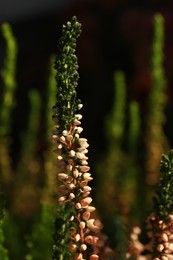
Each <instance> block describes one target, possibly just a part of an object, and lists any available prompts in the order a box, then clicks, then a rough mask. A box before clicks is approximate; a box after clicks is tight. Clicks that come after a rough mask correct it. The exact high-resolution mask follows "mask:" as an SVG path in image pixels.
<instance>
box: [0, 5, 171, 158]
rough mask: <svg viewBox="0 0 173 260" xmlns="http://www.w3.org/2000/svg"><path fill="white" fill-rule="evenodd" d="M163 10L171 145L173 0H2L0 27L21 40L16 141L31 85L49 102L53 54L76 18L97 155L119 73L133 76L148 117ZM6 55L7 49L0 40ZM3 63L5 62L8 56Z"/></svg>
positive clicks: (132, 92)
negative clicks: (156, 30)
mask: <svg viewBox="0 0 173 260" xmlns="http://www.w3.org/2000/svg"><path fill="white" fill-rule="evenodd" d="M156 12H160V13H162V14H163V16H164V18H165V34H166V37H165V49H164V52H165V63H164V66H165V74H166V77H167V83H168V88H167V93H168V97H169V102H168V108H167V110H166V115H167V123H166V126H165V131H166V133H167V135H168V136H169V138H170V142H171V143H172V141H173V137H172V119H171V114H172V89H173V86H172V83H173V78H172V77H173V1H172V0H167V1H163V0H145V1H143V0H140V1H139V0H136V1H135V0H131V1H130V0H106V1H105V0H61V1H60V0H42V1H41V0H35V1H34V0H32V1H31V0H25V1H22V0H13V1H10V0H1V2H0V22H4V21H7V22H9V23H10V24H11V25H12V29H13V32H14V35H15V36H16V38H17V41H18V48H19V52H18V60H17V82H18V89H17V92H16V98H17V100H18V104H19V105H18V107H17V108H16V110H15V112H14V115H13V117H14V126H13V135H14V144H15V143H16V144H17V142H18V130H19V129H20V128H22V127H23V125H24V123H25V120H26V119H25V117H24V116H23V114H24V113H25V110H26V107H27V104H28V99H27V92H28V89H30V88H37V89H39V90H40V93H41V94H42V96H43V100H44V98H45V95H46V94H45V87H46V85H47V77H48V73H49V58H50V55H51V54H53V53H56V51H57V42H58V38H59V36H60V35H61V27H62V24H63V23H66V22H67V20H70V19H71V17H72V16H73V15H76V16H77V18H78V20H79V22H81V23H82V31H83V32H82V35H81V36H80V38H79V40H78V48H77V56H78V61H79V74H80V80H79V87H78V95H79V97H80V98H81V99H82V102H83V103H84V109H83V111H82V113H83V114H84V120H83V126H84V129H85V131H84V133H85V135H86V136H87V137H88V139H89V143H90V144H91V148H90V153H93V154H94V155H95V156H96V157H95V158H97V156H99V155H100V153H102V152H101V151H103V150H104V149H105V147H106V140H105V129H104V122H105V116H106V115H107V114H108V113H109V111H110V109H111V107H112V103H113V91H114V89H113V86H114V82H113V75H114V72H115V71H116V70H123V71H124V72H125V74H126V81H127V86H128V89H127V91H128V99H130V100H137V101H138V102H139V104H140V106H141V111H142V113H143V114H144V115H145V106H146V104H145V101H146V98H147V96H148V92H149V89H150V86H151V79H150V73H149V65H150V47H151V40H152V35H153V34H152V33H153V27H152V19H153V15H154V14H155V13H156ZM0 43H1V44H0V46H1V50H0V58H3V53H4V45H3V42H2V39H1V41H0ZM0 64H1V65H2V59H1V62H0Z"/></svg>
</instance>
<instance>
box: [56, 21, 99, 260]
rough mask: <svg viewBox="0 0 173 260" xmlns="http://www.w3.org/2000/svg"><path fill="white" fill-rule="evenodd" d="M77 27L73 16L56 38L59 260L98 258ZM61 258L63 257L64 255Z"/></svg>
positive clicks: (57, 232) (57, 248) (57, 239)
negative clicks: (80, 95)
mask: <svg viewBox="0 0 173 260" xmlns="http://www.w3.org/2000/svg"><path fill="white" fill-rule="evenodd" d="M80 28H81V25H80V24H79V23H78V22H77V19H76V17H73V18H72V20H71V22H67V25H64V26H63V30H62V37H61V38H60V41H59V47H60V54H59V56H58V57H57V58H56V61H55V69H56V70H57V74H56V82H57V89H58V93H57V103H56V105H55V106H54V107H53V112H54V115H53V121H54V122H56V125H55V126H54V127H53V130H52V139H53V141H54V142H55V144H56V149H55V150H54V152H55V153H56V154H57V170H58V171H57V176H58V179H59V181H60V182H61V185H60V186H59V193H60V198H59V203H60V204H62V206H61V205H60V208H61V209H62V212H61V218H60V219H59V220H61V223H62V225H61V226H60V224H59V222H60V221H58V217H57V219H56V220H55V233H54V242H55V245H54V249H55V250H54V258H53V259H60V255H59V254H64V252H65V251H66V253H67V254H72V255H73V256H74V259H76V260H82V259H86V256H87V255H90V259H91V260H96V259H98V255H97V253H98V251H97V241H98V237H97V236H96V235H95V233H97V232H99V230H100V226H98V225H96V224H95V219H94V218H91V213H92V212H93V211H94V210H95V208H94V207H93V206H91V205H90V204H91V202H92V198H91V197H90V191H91V188H90V186H89V185H88V182H89V181H91V180H92V179H93V178H92V177H91V173H89V172H88V171H89V170H90V167H89V166H88V161H87V160H88V157H87V156H86V154H87V152H88V150H87V148H88V146H89V144H88V142H87V139H85V138H81V137H80V134H81V132H82V131H83V128H82V127H81V126H80V124H81V122H80V120H81V119H82V115H81V114H78V113H76V112H77V110H80V109H81V108H82V106H83V105H82V104H81V102H80V100H79V99H77V94H76V87H77V84H78V82H77V81H78V78H79V75H78V72H77V69H78V64H77V57H76V55H75V48H76V39H77V37H78V36H79V35H80V32H81V29H80ZM63 209H64V210H65V211H64V210H63ZM59 216H60V215H59ZM58 225H59V227H58ZM57 228H59V231H58V229H57ZM60 230H61V231H60ZM64 231H65V232H64ZM63 234H64V236H63ZM60 236H61V237H62V239H61V241H60ZM64 242H65V243H64ZM66 244H68V250H69V251H68V252H67V248H66ZM60 245H61V246H64V249H63V247H62V248H61V249H60V248H59V247H60ZM57 252H59V253H57ZM61 258H62V255H61ZM62 259H66V258H65V256H64V258H62Z"/></svg>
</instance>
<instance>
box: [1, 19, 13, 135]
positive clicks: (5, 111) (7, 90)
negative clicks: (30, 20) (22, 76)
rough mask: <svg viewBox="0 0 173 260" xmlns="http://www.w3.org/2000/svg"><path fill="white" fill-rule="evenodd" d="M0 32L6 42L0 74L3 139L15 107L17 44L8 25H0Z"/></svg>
mask: <svg viewBox="0 0 173 260" xmlns="http://www.w3.org/2000/svg"><path fill="white" fill-rule="evenodd" d="M1 31H2V34H3V36H4V38H5V41H6V56H5V60H4V66H3V69H2V70H1V72H0V75H1V77H2V82H3V93H2V96H1V102H0V136H1V137H3V136H6V135H7V136H8V135H9V133H10V130H11V129H10V123H11V112H12V109H13V108H14V105H15V99H14V94H15V90H16V57H17V43H16V39H15V37H14V35H13V33H12V29H11V26H10V25H9V24H8V23H3V24H2V25H1Z"/></svg>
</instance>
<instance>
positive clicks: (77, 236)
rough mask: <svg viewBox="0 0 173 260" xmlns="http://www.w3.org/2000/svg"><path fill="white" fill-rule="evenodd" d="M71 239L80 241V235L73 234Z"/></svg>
mask: <svg viewBox="0 0 173 260" xmlns="http://www.w3.org/2000/svg"><path fill="white" fill-rule="evenodd" d="M73 239H74V240H75V241H76V242H78V241H79V240H80V234H75V235H74V237H73Z"/></svg>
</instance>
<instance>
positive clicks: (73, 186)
mask: <svg viewBox="0 0 173 260" xmlns="http://www.w3.org/2000/svg"><path fill="white" fill-rule="evenodd" d="M67 187H68V189H69V190H73V189H74V188H75V187H76V186H75V185H74V183H69V184H68V185H67Z"/></svg>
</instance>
